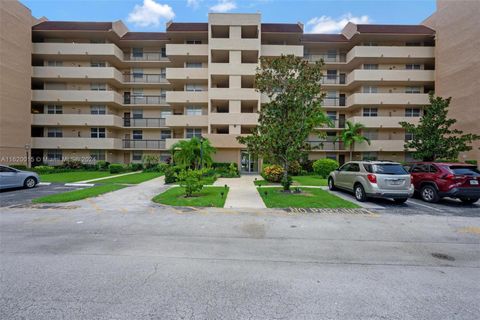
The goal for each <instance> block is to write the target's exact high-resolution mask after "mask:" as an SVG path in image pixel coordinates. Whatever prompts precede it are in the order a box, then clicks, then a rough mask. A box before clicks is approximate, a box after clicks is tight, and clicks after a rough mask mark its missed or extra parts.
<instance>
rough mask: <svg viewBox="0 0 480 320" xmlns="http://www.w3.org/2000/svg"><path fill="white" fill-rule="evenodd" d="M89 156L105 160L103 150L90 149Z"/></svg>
mask: <svg viewBox="0 0 480 320" xmlns="http://www.w3.org/2000/svg"><path fill="white" fill-rule="evenodd" d="M90 158H92V160H94V161H105V159H106V158H105V150H91V151H90Z"/></svg>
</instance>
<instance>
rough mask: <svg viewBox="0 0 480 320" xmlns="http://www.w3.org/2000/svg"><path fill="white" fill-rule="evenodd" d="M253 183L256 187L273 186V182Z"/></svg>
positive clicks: (261, 181) (256, 181)
mask: <svg viewBox="0 0 480 320" xmlns="http://www.w3.org/2000/svg"><path fill="white" fill-rule="evenodd" d="M253 183H254V184H255V185H256V186H268V185H271V184H274V183H273V182H268V181H267V180H255V181H253Z"/></svg>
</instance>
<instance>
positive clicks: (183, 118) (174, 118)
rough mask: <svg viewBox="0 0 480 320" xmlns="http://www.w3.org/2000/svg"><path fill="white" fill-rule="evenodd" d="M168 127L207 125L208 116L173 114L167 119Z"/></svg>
mask: <svg viewBox="0 0 480 320" xmlns="http://www.w3.org/2000/svg"><path fill="white" fill-rule="evenodd" d="M165 120H166V121H165V122H166V125H167V126H168V127H207V126H208V116H206V115H205V116H191V115H171V116H168V117H167V118H166V119H165Z"/></svg>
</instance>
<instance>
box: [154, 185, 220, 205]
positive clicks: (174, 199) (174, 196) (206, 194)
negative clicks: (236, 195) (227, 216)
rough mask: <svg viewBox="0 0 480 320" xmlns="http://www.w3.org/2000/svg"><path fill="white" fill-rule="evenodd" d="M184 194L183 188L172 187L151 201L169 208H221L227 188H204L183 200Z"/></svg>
mask: <svg viewBox="0 0 480 320" xmlns="http://www.w3.org/2000/svg"><path fill="white" fill-rule="evenodd" d="M221 192H224V195H223V197H222V196H221V194H220V193H221ZM184 194H185V193H184V188H182V187H173V188H170V189H168V190H167V191H165V192H163V193H161V194H159V195H157V196H155V197H154V198H153V199H152V201H153V202H157V203H161V204H167V205H170V206H187V207H217V208H223V206H224V205H225V199H226V198H227V194H228V188H225V187H204V188H203V189H202V190H201V191H200V192H196V193H194V194H193V197H189V198H185V196H184Z"/></svg>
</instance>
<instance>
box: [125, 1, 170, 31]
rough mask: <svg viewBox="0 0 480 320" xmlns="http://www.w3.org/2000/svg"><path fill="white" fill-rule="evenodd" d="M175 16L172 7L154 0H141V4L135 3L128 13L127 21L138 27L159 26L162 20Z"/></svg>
mask: <svg viewBox="0 0 480 320" xmlns="http://www.w3.org/2000/svg"><path fill="white" fill-rule="evenodd" d="M173 17H175V13H174V12H173V9H172V7H170V6H169V5H168V4H161V3H158V2H155V0H143V5H138V4H137V5H135V7H134V8H133V10H132V12H130V13H129V14H128V18H127V21H128V22H131V23H134V24H135V25H137V26H139V27H151V26H155V27H157V26H159V25H160V23H161V22H162V20H167V21H168V20H171V19H173Z"/></svg>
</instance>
